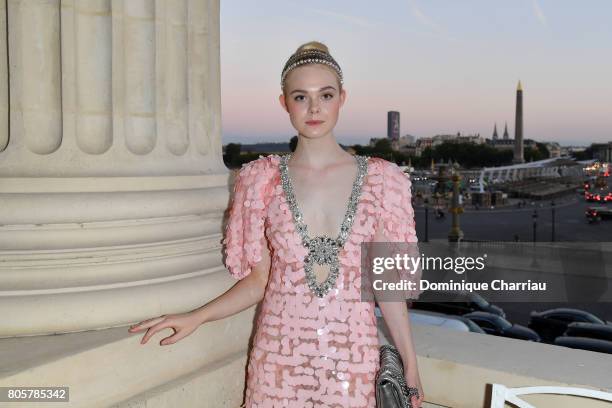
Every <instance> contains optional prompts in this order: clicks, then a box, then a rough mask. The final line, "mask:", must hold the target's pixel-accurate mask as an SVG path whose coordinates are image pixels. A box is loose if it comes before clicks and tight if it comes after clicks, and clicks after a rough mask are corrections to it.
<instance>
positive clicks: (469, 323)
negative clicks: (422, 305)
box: [410, 310, 486, 334]
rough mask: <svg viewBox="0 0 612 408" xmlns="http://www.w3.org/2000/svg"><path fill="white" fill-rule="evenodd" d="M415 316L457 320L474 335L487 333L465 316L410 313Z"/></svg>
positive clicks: (422, 312) (414, 311)
mask: <svg viewBox="0 0 612 408" xmlns="http://www.w3.org/2000/svg"><path fill="white" fill-rule="evenodd" d="M415 315H419V316H423V315H428V316H431V317H436V318H440V319H451V320H456V321H459V322H462V323H463V324H465V325H466V326H467V327H468V329H469V331H471V332H472V333H480V334H486V332H485V331H484V330H482V328H481V327H480V326H478V325H477V324H476V323H474V322H473V321H471V320H470V319H468V318H466V317H463V316H458V315H448V314H444V313H438V312H431V311H428V310H411V311H410V316H415Z"/></svg>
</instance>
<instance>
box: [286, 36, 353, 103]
mask: <svg viewBox="0 0 612 408" xmlns="http://www.w3.org/2000/svg"><path fill="white" fill-rule="evenodd" d="M308 50H318V51H322V52H324V53H326V54H327V55H329V56H330V57H331V54H330V52H329V48H328V47H327V45H325V44H323V43H322V42H319V41H309V42H307V43H304V44H302V45H300V46H299V47H298V48H297V50H295V52H294V53H293V55H296V54H298V53H300V52H303V51H308ZM332 58H333V57H332ZM322 65H323V66H324V67H326V68H327V69H329V70H330V71H331V72H333V73H334V75H335V76H336V80H337V82H338V90H339V91H342V82H341V81H340V78H339V76H338V73H337V72H336V71H335V70H334V69H333V68H331V67H330V66H327V65H324V64H322ZM284 92H285V87H283V93H284Z"/></svg>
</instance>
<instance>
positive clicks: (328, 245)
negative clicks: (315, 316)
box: [279, 154, 368, 298]
mask: <svg viewBox="0 0 612 408" xmlns="http://www.w3.org/2000/svg"><path fill="white" fill-rule="evenodd" d="M290 158H291V154H287V155H284V156H282V157H281V161H280V164H279V168H280V177H281V184H282V187H283V190H284V192H285V197H286V199H287V203H288V205H289V209H290V210H291V214H292V216H293V221H294V223H295V226H296V231H297V232H298V234H299V235H300V238H301V240H302V245H304V247H305V248H306V249H308V254H307V255H306V257H305V258H304V271H305V275H306V281H307V282H308V287H309V288H310V290H311V291H312V292H313V293H314V294H315V295H316V296H317V297H319V298H322V297H324V296H325V295H326V294H327V293H328V292H329V291H330V290H331V289H332V288H333V287H334V286H335V284H336V280H337V278H338V273H339V271H340V262H339V260H338V254H339V252H340V250H341V249H342V247H343V246H344V243H345V242H346V240H347V239H348V236H349V232H350V230H351V227H352V226H353V221H354V219H355V212H356V210H357V204H358V203H359V198H360V196H361V190H362V186H363V179H364V177H365V175H366V174H367V172H368V157H367V156H359V155H355V160H356V161H357V177H356V178H355V181H354V183H353V188H352V191H351V196H350V198H349V202H348V205H347V209H346V213H345V215H344V219H343V220H342V224H341V226H340V233H339V234H338V237H337V238H335V239H334V238H331V237H328V236H327V235H322V236H316V237H313V238H310V237H309V236H308V226H307V225H306V224H305V223H304V217H303V215H302V212H301V211H300V208H299V207H298V205H297V202H296V199H295V194H294V192H293V184H292V182H291V178H290V177H289V168H288V165H287V163H288V162H289V159H290ZM315 263H316V264H318V265H329V274H328V275H327V278H326V279H325V280H324V281H323V282H321V283H318V282H317V278H316V275H315V273H314V271H313V266H314V264H315Z"/></svg>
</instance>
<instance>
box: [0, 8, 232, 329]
mask: <svg viewBox="0 0 612 408" xmlns="http://www.w3.org/2000/svg"><path fill="white" fill-rule="evenodd" d="M5 6H6V7H7V8H8V9H7V10H4V7H5ZM5 11H6V12H5ZM5 16H8V19H5ZM7 35H8V37H6V36H7ZM0 53H2V55H0V56H1V58H0V207H1V208H2V211H0V260H1V261H2V262H0V310H2V319H0V337H10V336H22V335H42V334H51V333H65V332H73V331H83V330H91V329H101V328H108V327H114V326H122V325H125V324H127V323H128V322H133V321H137V320H140V319H144V318H149V317H152V316H157V315H159V314H162V313H171V312H175V311H184V310H188V309H189V308H193V307H196V306H199V305H201V304H202V303H203V302H204V301H205V300H208V299H210V298H211V297H213V295H216V294H218V292H219V289H220V287H222V286H224V285H225V286H226V284H227V283H228V280H227V277H226V276H227V275H226V272H225V268H224V267H223V265H222V263H221V251H220V249H221V238H222V231H223V230H222V226H221V220H222V219H223V211H224V210H225V208H226V207H227V203H228V187H227V180H228V171H227V169H226V168H225V166H224V165H223V161H222V157H221V135H220V131H221V130H220V126H221V103H220V74H219V1H218V0H155V1H153V0H129V1H126V0H62V1H60V0H36V1H31V0H8V1H7V2H5V1H0Z"/></svg>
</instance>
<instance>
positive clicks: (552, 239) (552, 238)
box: [550, 200, 555, 242]
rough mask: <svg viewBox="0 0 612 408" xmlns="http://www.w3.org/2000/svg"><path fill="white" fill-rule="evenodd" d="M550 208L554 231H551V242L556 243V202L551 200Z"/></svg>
mask: <svg viewBox="0 0 612 408" xmlns="http://www.w3.org/2000/svg"><path fill="white" fill-rule="evenodd" d="M550 208H551V212H552V231H551V237H550V238H551V241H552V242H555V200H551V202H550Z"/></svg>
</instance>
